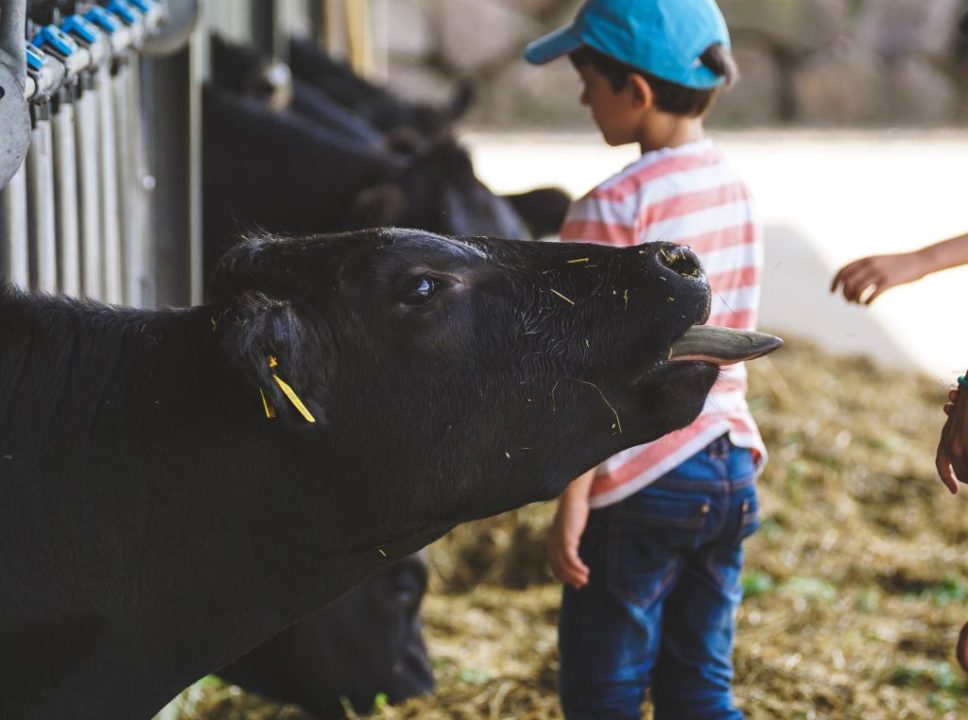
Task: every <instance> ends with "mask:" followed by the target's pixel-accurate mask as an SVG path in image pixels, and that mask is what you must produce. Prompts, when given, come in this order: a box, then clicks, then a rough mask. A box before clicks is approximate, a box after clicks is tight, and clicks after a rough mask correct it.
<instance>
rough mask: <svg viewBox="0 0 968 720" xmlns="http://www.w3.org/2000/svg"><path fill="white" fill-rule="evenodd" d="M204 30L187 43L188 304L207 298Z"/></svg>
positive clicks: (197, 302) (196, 303)
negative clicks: (204, 169) (203, 173)
mask: <svg viewBox="0 0 968 720" xmlns="http://www.w3.org/2000/svg"><path fill="white" fill-rule="evenodd" d="M207 49H208V48H207V47H206V46H205V44H204V43H203V41H202V33H198V32H197V33H194V34H193V35H192V39H191V42H190V43H189V46H188V159H187V164H188V246H189V251H188V259H189V270H188V272H189V281H190V286H189V287H190V291H191V294H190V296H189V304H191V305H198V304H200V303H201V302H202V301H203V300H204V297H203V295H204V288H205V275H204V271H203V267H204V248H203V245H202V212H203V209H202V203H203V200H204V199H203V197H202V81H203V78H204V71H205V63H204V57H203V55H202V53H203V51H207Z"/></svg>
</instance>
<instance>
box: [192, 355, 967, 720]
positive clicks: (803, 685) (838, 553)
mask: <svg viewBox="0 0 968 720" xmlns="http://www.w3.org/2000/svg"><path fill="white" fill-rule="evenodd" d="M750 375H751V395H750V399H751V405H752V408H753V411H754V414H755V415H756V417H757V419H758V421H759V422H760V424H761V427H762V430H763V433H764V436H765V439H766V443H767V447H768V448H769V449H770V453H771V460H770V464H769V466H768V469H767V471H766V473H765V474H764V476H763V478H762V480H761V483H760V488H761V496H762V508H763V518H764V522H763V526H762V528H761V530H760V531H759V532H758V533H757V534H756V535H754V536H753V537H752V538H751V539H750V540H749V541H748V543H747V566H746V572H745V575H744V589H745V593H746V599H745V600H744V602H743V605H742V608H741V611H740V614H739V619H738V624H739V631H738V644H737V648H736V654H735V663H736V696H737V702H738V703H739V705H740V706H741V707H742V708H743V710H744V711H745V712H746V714H747V716H748V717H749V718H751V719H752V720H765V719H766V718H783V720H796V719H803V720H807V719H810V720H813V719H815V718H817V719H819V718H831V719H836V720H840V719H852V718H858V719H860V718H863V719H864V720H903V719H907V718H911V719H915V718H917V719H920V718H931V719H933V720H954V719H955V718H964V717H968V682H966V678H965V677H964V676H963V675H962V673H961V671H960V670H959V668H958V666H957V664H956V663H955V662H954V659H953V654H952V650H953V647H954V643H955V640H956V638H957V635H958V630H959V628H960V627H961V624H962V623H963V622H964V621H965V620H968V556H966V554H965V553H964V551H963V546H964V544H965V541H966V539H968V516H966V512H965V511H966V507H965V502H966V500H965V496H968V493H962V494H961V495H959V496H958V497H954V498H953V497H951V496H950V495H948V493H947V491H946V490H945V489H944V487H943V486H942V485H941V483H940V481H939V480H938V479H937V477H936V476H935V472H934V467H933V459H934V454H935V448H936V444H937V438H938V435H939V432H940V428H941V426H942V424H943V415H942V413H941V405H942V403H943V401H944V396H945V392H946V388H945V387H944V386H942V385H941V384H940V383H939V382H938V381H936V380H931V379H929V378H927V377H925V376H918V375H915V374H913V373H904V372H899V371H897V370H889V369H886V368H882V367H878V366H876V365H874V364H873V363H872V362H871V361H869V360H867V359H862V358H846V359H845V358H834V357H832V356H830V355H827V354H825V353H823V352H821V351H820V350H818V349H817V348H816V347H815V346H813V345H811V344H810V343H808V342H806V341H798V340H789V339H788V344H787V347H785V348H784V349H783V350H782V351H780V352H778V353H776V354H775V355H773V356H771V357H770V358H766V359H763V360H759V361H757V362H755V363H751V365H750ZM551 511H552V508H551V507H550V506H547V505H545V506H533V507H529V508H525V509H523V510H519V511H516V512H514V513H509V514H507V515H503V516H500V517H498V518H492V519H490V520H485V521H481V522H479V523H475V524H471V525H466V526H463V527H460V528H458V529H457V530H455V531H454V532H453V533H451V535H449V536H448V537H446V538H444V539H442V540H441V541H439V542H438V543H436V544H435V545H434V546H433V547H432V561H433V564H434V569H435V577H434V582H433V588H432V592H431V593H430V595H429V597H428V598H427V599H426V602H425V606H424V617H425V622H426V628H427V636H428V641H429V647H430V652H431V654H432V656H433V660H434V664H435V668H436V674H437V678H438V690H437V693H436V695H435V696H434V697H431V698H426V699H420V700H413V701H410V702H409V703H408V704H406V705H405V706H403V707H394V708H391V707H384V708H380V709H378V710H377V711H376V712H375V713H374V716H375V717H378V718H391V719H394V718H401V719H402V718H407V719H413V720H437V719H440V720H444V719H447V718H457V719H460V720H464V719H466V720H470V719H471V718H474V719H475V720H476V719H479V718H487V719H490V720H504V719H508V720H512V719H513V720H550V719H551V718H560V717H561V714H560V710H559V709H558V705H557V700H556V696H555V675H556V671H557V659H556V648H555V640H556V631H555V621H556V615H557V607H558V600H559V589H558V587H557V586H556V585H555V584H554V583H553V582H552V581H551V578H550V576H549V574H548V571H547V567H546V565H545V562H544V554H543V547H542V542H543V533H544V529H545V528H546V527H547V525H548V523H549V521H550V515H551ZM178 707H179V708H180V710H179V712H178V713H177V714H176V715H175V717H178V718H180V720H201V719H202V718H206V719H214V720H242V719H243V718H254V719H258V720H269V719H270V718H273V719H276V718H277V719H279V720H283V719H286V720H308V717H307V716H306V715H304V714H302V713H301V712H299V711H298V710H297V709H295V708H282V707H279V706H273V705H267V704H265V703H262V702H260V701H259V700H258V699H256V698H251V697H247V696H245V695H244V694H243V693H241V692H240V691H239V690H238V689H237V688H233V687H230V686H224V685H222V684H221V683H219V682H218V681H216V680H214V679H206V680H205V681H203V682H201V683H199V684H197V685H196V686H195V687H193V688H191V689H190V690H188V691H186V693H185V694H183V695H182V696H181V697H180V698H179V701H178ZM646 717H648V711H646Z"/></svg>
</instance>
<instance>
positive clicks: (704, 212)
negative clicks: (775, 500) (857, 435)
mask: <svg viewBox="0 0 968 720" xmlns="http://www.w3.org/2000/svg"><path fill="white" fill-rule="evenodd" d="M563 55H568V56H569V57H570V58H571V60H572V62H573V63H574V65H575V67H576V69H577V70H578V73H579V75H580V76H581V79H582V82H583V84H584V88H583V91H582V96H581V102H582V104H584V105H588V106H589V107H590V108H591V112H592V116H593V118H594V119H595V122H596V123H597V125H598V127H599V129H600V130H601V132H602V136H603V138H604V140H605V142H606V143H608V144H609V145H621V144H626V143H633V142H635V143H638V144H639V146H640V148H641V150H642V157H641V158H640V159H639V160H637V161H636V162H634V163H632V164H631V165H630V166H628V167H627V168H626V169H624V170H623V171H622V172H620V173H619V174H618V175H616V176H614V177H613V178H611V179H609V180H607V181H605V182H604V183H602V184H601V185H599V186H598V187H597V188H595V189H594V190H592V191H591V193H589V194H588V195H587V196H585V197H584V198H582V199H581V200H579V201H577V202H576V203H575V204H574V205H573V207H572V208H571V210H570V211H569V215H568V218H567V219H566V222H565V225H564V227H563V228H562V231H561V238H562V240H565V241H585V242H598V243H605V244H609V245H622V246H628V245H634V244H639V243H645V242H652V241H656V240H666V241H673V242H680V243H683V244H686V245H689V246H690V247H692V248H693V249H694V250H696V251H697V252H698V254H699V256H700V258H701V259H702V261H703V264H704V266H705V269H706V272H707V273H708V275H709V280H710V285H711V288H712V291H713V305H712V316H711V317H710V320H709V322H710V323H711V324H716V325H726V326H729V327H735V328H744V329H752V328H753V326H754V324H755V322H756V314H757V308H758V304H759V295H760V285H759V280H760V272H761V268H762V245H761V240H760V232H759V228H758V226H757V225H756V222H755V220H754V216H753V209H752V205H751V201H750V197H749V193H748V191H747V189H746V186H745V185H744V184H743V183H742V182H741V181H740V180H739V178H738V177H737V176H736V174H735V173H734V172H733V171H732V169H731V168H730V167H729V166H728V165H727V163H726V162H725V160H724V159H723V157H722V155H721V154H720V153H719V151H718V150H717V149H716V147H715V146H714V145H713V143H712V142H711V141H710V140H708V139H706V137H705V134H704V131H703V120H702V118H703V115H704V114H705V113H706V112H707V111H708V109H709V107H710V105H711V103H712V101H713V99H714V97H715V95H716V92H717V91H718V88H719V87H720V86H722V85H728V84H730V83H731V82H732V81H733V80H734V79H735V77H736V68H735V64H734V63H733V60H732V57H731V56H730V53H729V35H728V31H727V29H726V24H725V21H724V20H723V17H722V15H721V13H720V12H719V9H718V8H717V7H716V4H715V3H714V2H713V0H589V1H588V2H586V3H585V5H583V6H582V8H581V10H580V11H579V14H578V17H577V18H576V20H575V21H574V23H572V24H571V25H569V26H567V27H565V28H563V29H561V30H559V31H557V32H555V33H552V34H551V35H549V36H547V37H545V38H542V39H540V40H538V41H536V42H534V43H532V44H531V45H530V46H529V47H528V49H527V50H526V52H525V57H526V58H527V59H528V60H529V61H530V62H533V63H544V62H548V61H550V60H553V59H555V58H557V57H561V56H563ZM745 388H746V374H745V370H744V368H743V367H742V366H741V365H740V366H733V367H730V368H727V369H725V370H724V371H723V372H722V375H721V377H720V379H719V381H718V382H717V385H716V387H715V388H714V389H713V392H712V394H711V395H710V398H709V400H708V401H707V403H706V407H705V408H704V410H703V412H702V414H701V415H700V417H699V418H698V419H697V420H696V421H695V422H694V423H693V424H692V425H690V426H689V427H688V428H685V429H683V430H680V431H678V432H675V433H672V434H670V435H667V436H665V437H663V438H661V439H659V440H658V441H656V442H653V443H649V444H648V445H643V446H640V447H637V448H632V449H630V450H626V451H624V452H622V453H619V454H618V455H616V456H615V457H613V458H611V459H610V460H608V461H606V462H605V463H604V464H602V465H601V466H599V467H598V468H595V469H593V470H590V471H589V472H587V473H585V474H584V475H582V476H580V477H579V478H577V479H576V480H575V481H574V482H573V483H572V484H571V486H569V488H568V490H567V491H566V492H565V494H564V495H563V496H562V498H561V499H560V501H559V505H558V510H557V514H556V517H555V521H554V524H553V526H552V529H551V533H550V537H549V541H548V549H549V559H550V562H551V565H552V569H553V570H554V572H555V574H556V576H557V577H558V578H559V579H561V580H562V581H563V582H564V583H565V584H566V586H565V589H564V597H563V602H562V610H561V617H560V621H559V650H560V657H561V675H560V678H559V692H560V696H561V701H562V707H563V709H564V712H565V716H566V717H567V718H568V719H569V720H608V719H611V718H622V719H624V718H640V717H641V706H642V703H643V701H644V698H645V693H646V690H647V689H649V688H651V689H652V700H653V703H654V710H655V718H656V720H688V719H689V718H703V719H707V718H709V719H712V718H715V719H717V720H718V719H729V720H734V719H735V718H742V714H741V713H740V712H739V711H738V710H737V709H736V708H735V707H734V705H733V702H732V697H731V688H730V684H731V678H732V661H731V654H732V644H733V634H734V627H735V614H736V609H737V607H738V605H739V602H740V598H741V590H740V582H739V580H740V571H741V568H742V549H741V542H742V540H743V539H744V538H746V537H747V536H749V535H751V534H752V533H753V532H754V531H755V530H756V528H757V527H758V525H759V521H758V517H757V501H756V489H755V486H754V481H755V478H756V475H757V474H758V472H759V471H760V469H761V468H762V465H763V463H764V461H765V459H766V451H765V449H764V447H763V442H762V440H761V439H760V436H759V432H758V430H757V428H756V424H755V423H754V422H753V419H752V417H751V416H750V414H749V410H748V408H747V406H746V400H745Z"/></svg>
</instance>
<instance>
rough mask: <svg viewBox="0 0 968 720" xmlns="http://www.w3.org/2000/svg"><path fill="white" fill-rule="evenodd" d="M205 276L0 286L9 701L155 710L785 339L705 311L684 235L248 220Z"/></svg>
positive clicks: (700, 397)
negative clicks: (118, 283) (66, 291)
mask: <svg viewBox="0 0 968 720" xmlns="http://www.w3.org/2000/svg"><path fill="white" fill-rule="evenodd" d="M214 288H215V292H214V299H213V301H212V302H211V303H210V304H207V305H203V306H199V307H195V308H190V309H185V310H164V311H143V310H129V309H114V308H108V307H104V306H100V305H96V304H92V303H84V302H79V301H76V300H71V299H62V298H51V297H45V296H30V295H26V294H23V293H20V292H18V291H16V290H13V289H11V288H9V287H3V288H2V289H0V577H2V578H3V582H2V583H0V677H2V678H3V683H2V684H0V717H2V718H4V720H25V719H28V720H63V718H71V719H72V720H89V719H90V720H95V719H96V720H112V719H115V718H117V719H118V720H136V719H137V718H147V717H149V716H150V715H151V714H152V712H154V711H155V710H156V709H157V708H159V707H161V706H162V705H163V704H164V703H165V702H166V701H167V700H168V699H170V698H171V697H172V696H173V695H175V694H176V693H177V692H178V691H179V690H181V689H182V688H183V687H185V686H186V685H188V684H189V683H191V682H192V681H193V680H195V679H196V678H198V677H200V676H202V675H204V674H206V673H210V672H213V671H215V670H217V669H218V668H220V667H224V666H225V665H226V664H227V663H229V662H230V661H231V660H233V659H234V658H236V657H238V656H240V655H242V654H243V653H244V652H246V651H247V650H249V649H250V648H252V647H254V646H256V645H257V644H259V643H260V642H263V641H265V640H267V639H268V638H269V637H271V636H272V635H274V634H276V633H278V632H279V631H280V630H282V629H283V628H285V627H287V626H289V625H291V624H292V623H294V622H296V621H298V620H300V619H302V618H304V617H306V616H308V615H309V614H311V613H312V612H313V611H314V610H316V609H318V608H320V607H321V606H323V605H325V604H326V603H328V602H331V601H332V600H334V599H336V598H337V597H338V596H340V595H341V594H342V593H344V592H346V591H347V590H348V589H349V588H351V587H352V586H354V585H356V584H358V583H359V582H361V581H362V580H363V579H364V578H365V577H366V576H367V575H368V574H370V573H372V572H373V571H375V570H377V569H379V568H380V567H382V566H383V565H384V564H385V563H387V562H388V561H390V560H393V559H396V558H401V557H403V556H405V555H407V554H409V553H412V552H414V551H415V550H417V549H418V548H420V547H422V546H424V545H426V544H427V543H429V542H430V541H432V540H434V539H435V538H437V537H439V536H440V535H442V534H443V533H445V532H446V531H447V530H449V529H450V528H451V527H453V526H454V525H455V524H457V523H460V522H463V521H465V520H471V519H474V518H480V517H485V516H489V515H493V514H495V513H499V512H502V511H505V510H508V509H510V508H513V507H516V506H520V505H522V504H525V503H529V502H534V501H538V500H545V499H549V498H552V497H554V496H555V495H557V494H558V493H559V492H560V491H561V490H562V489H563V488H564V487H565V485H566V484H567V483H568V481H569V480H570V479H571V478H573V477H575V476H576V475H577V474H579V473H580V472H582V471H583V470H585V469H586V468H589V467H592V466H594V465H595V464H596V463H598V462H600V461H602V460H603V459H604V458H606V457H608V456H609V455H611V454H613V453H615V452H618V451H620V450H622V449H624V448H626V447H629V446H631V445H634V444H638V443H642V442H645V441H649V440H652V439H654V438H656V437H658V436H660V435H662V434H664V433H667V432H669V431H671V430H674V429H676V428H678V427H682V426H684V425H686V424H687V423H689V422H690V421H691V420H692V419H693V418H694V417H696V415H697V414H698V412H699V411H700V409H701V407H702V405H703V402H704V399H705V396H706V394H707V392H708V390H709V389H710V387H711V386H712V384H713V382H714V381H715V379H716V377H717V374H718V367H717V365H716V364H714V362H713V361H715V362H718V360H717V358H720V357H723V356H728V357H729V358H730V359H737V358H740V357H744V356H752V355H755V354H758V353H761V352H763V351H765V350H767V349H770V348H772V347H773V346H774V345H775V344H774V343H772V342H768V343H763V342H760V341H759V340H758V339H757V338H756V337H753V336H751V335H749V334H743V333H736V332H735V331H729V332H727V331H722V332H723V333H725V339H724V338H723V336H721V335H720V333H717V332H709V331H706V330H704V329H702V328H698V329H697V328H694V327H693V325H694V324H695V323H701V322H703V320H704V319H705V318H706V317H707V315H708V312H709V289H708V285H707V283H706V281H705V278H704V276H703V273H702V272H701V270H700V268H699V266H698V264H697V261H696V259H695V256H694V255H693V254H692V253H690V252H689V251H688V250H686V249H683V248H679V247H677V246H673V245H667V244H655V245H651V246H644V247H635V248H629V249H611V248H606V247H595V246H591V245H573V244H549V243H528V242H517V241H498V240H488V239H485V238H473V239H445V238H443V237H439V236H435V235H431V234H427V233H421V232H415V231H404V230H397V231H393V230H376V231H368V232H360V233H350V234H344V235H336V236H316V237H307V238H301V239H292V240H286V241H276V240H272V239H255V240H252V241H250V242H248V243H246V244H245V245H242V246H239V247H237V248H235V249H234V250H233V251H232V252H231V253H230V254H229V255H228V256H227V257H226V258H225V259H224V260H223V262H222V264H221V266H220V270H219V272H218V273H217V275H216V281H215V285H214ZM684 353H685V355H683V354H684ZM690 358H704V360H699V359H695V360H694V359H690Z"/></svg>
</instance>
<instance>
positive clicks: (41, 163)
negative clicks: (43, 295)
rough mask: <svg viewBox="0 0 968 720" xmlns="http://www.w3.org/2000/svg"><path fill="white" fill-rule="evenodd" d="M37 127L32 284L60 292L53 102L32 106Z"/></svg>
mask: <svg viewBox="0 0 968 720" xmlns="http://www.w3.org/2000/svg"><path fill="white" fill-rule="evenodd" d="M31 112H32V113H33V115H34V127H33V130H31V133H30V150H28V152H27V162H26V165H27V234H28V237H29V238H30V240H29V244H30V245H31V250H32V252H31V257H30V260H31V262H30V266H31V267H30V275H31V278H30V280H31V283H30V284H31V287H33V288H34V289H36V290H40V291H42V292H49V293H56V292H57V231H56V226H55V224H54V157H53V148H52V139H51V127H50V104H49V103H46V102H45V103H41V104H37V105H34V106H33V107H32V108H31Z"/></svg>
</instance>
